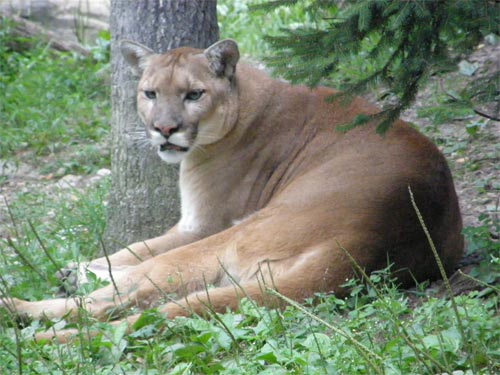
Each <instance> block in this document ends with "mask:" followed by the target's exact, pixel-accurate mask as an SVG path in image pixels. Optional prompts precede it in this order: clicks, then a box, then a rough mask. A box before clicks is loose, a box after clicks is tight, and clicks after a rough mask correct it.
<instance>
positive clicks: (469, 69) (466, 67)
mask: <svg viewBox="0 0 500 375" xmlns="http://www.w3.org/2000/svg"><path fill="white" fill-rule="evenodd" d="M478 69H479V64H478V63H470V62H468V61H466V60H462V61H460V62H459V63H458V71H459V72H460V73H461V74H463V75H464V76H468V77H471V76H473V75H474V73H476V71H477V70H478Z"/></svg>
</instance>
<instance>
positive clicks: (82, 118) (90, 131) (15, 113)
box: [0, 19, 109, 158]
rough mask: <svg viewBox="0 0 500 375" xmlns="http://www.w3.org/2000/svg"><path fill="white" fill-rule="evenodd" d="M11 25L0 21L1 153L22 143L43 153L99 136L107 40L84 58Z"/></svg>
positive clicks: (103, 126)
mask: <svg viewBox="0 0 500 375" xmlns="http://www.w3.org/2000/svg"><path fill="white" fill-rule="evenodd" d="M11 27H12V25H11V24H10V23H9V22H8V21H6V20H4V19H2V21H0V123H1V124H2V126H1V127H0V158H6V157H9V156H12V155H13V154H15V153H16V152H18V151H20V150H23V149H27V148H28V149H30V150H33V151H35V152H36V153H37V154H46V153H49V152H55V151H58V150H60V149H61V148H63V146H64V145H68V144H82V143H89V142H95V141H98V140H100V139H102V137H103V136H105V135H106V133H107V119H108V117H109V99H108V94H109V88H108V85H107V84H105V83H104V82H103V77H104V74H103V72H104V71H105V69H106V66H107V58H108V57H109V56H108V53H107V52H106V51H107V48H108V46H107V43H108V42H106V41H105V40H103V41H101V42H100V43H101V44H100V45H99V46H98V47H96V48H95V49H94V50H93V54H92V56H91V57H87V58H84V57H81V56H77V55H72V54H70V53H59V52H57V53H56V52H53V51H51V50H50V49H48V48H47V46H46V45H44V44H42V43H41V42H39V41H36V40H27V39H22V38H16V37H14V36H12V34H11V32H10V30H11ZM103 37H105V35H103Z"/></svg>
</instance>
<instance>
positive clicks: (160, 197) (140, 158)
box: [104, 0, 219, 251]
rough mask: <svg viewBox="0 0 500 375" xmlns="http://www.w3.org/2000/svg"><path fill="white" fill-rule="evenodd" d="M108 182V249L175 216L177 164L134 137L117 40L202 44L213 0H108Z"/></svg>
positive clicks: (128, 84)
mask: <svg viewBox="0 0 500 375" xmlns="http://www.w3.org/2000/svg"><path fill="white" fill-rule="evenodd" d="M110 30H111V41H112V43H111V71H112V118H111V126H112V132H111V134H112V142H111V148H112V150H111V151H112V154H111V160H112V162H111V164H112V187H111V191H110V196H109V205H108V223H107V229H106V233H105V235H104V239H105V243H106V245H107V248H108V250H109V251H114V250H117V249H118V248H120V247H123V246H126V245H128V244H130V243H132V242H135V241H140V240H144V239H147V238H151V237H154V236H157V235H159V234H161V233H163V232H164V231H165V230H166V229H168V228H169V227H171V226H172V225H173V224H175V223H176V222H177V220H178V218H179V195H178V188H177V178H178V168H177V166H171V165H168V164H166V163H165V162H162V161H161V160H160V158H159V157H158V156H157V155H156V151H155V150H153V149H151V148H150V147H148V146H146V147H144V145H142V146H141V143H139V142H137V136H136V135H134V133H136V132H137V130H138V129H142V124H141V122H140V120H139V118H138V116H137V114H136V98H135V96H136V85H137V80H135V79H134V78H133V77H132V76H131V73H130V71H129V69H128V66H127V65H126V63H125V61H124V60H123V58H122V56H121V54H120V49H119V41H120V40H122V39H130V40H133V41H136V42H139V43H142V44H144V45H146V46H148V47H150V48H152V49H153V50H154V51H156V52H164V51H166V50H169V49H172V48H176V47H179V46H191V47H198V48H205V47H207V46H209V45H210V44H212V43H213V42H215V41H216V40H217V39H218V36H219V30H218V26H217V14H216V0H163V1H160V0H149V1H148V0H137V1H135V0H134V1H126V0H111V15H110Z"/></svg>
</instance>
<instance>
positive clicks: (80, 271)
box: [56, 263, 88, 297]
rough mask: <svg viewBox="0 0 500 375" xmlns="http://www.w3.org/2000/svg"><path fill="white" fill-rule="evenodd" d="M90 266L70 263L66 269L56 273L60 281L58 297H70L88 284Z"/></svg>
mask: <svg viewBox="0 0 500 375" xmlns="http://www.w3.org/2000/svg"><path fill="white" fill-rule="evenodd" d="M87 267H88V264H84V263H70V264H68V265H67V266H66V267H64V268H61V269H60V270H59V271H57V273H56V277H57V278H58V279H59V282H60V286H59V292H58V293H57V296H58V297H68V296H71V295H73V294H75V292H76V291H77V290H78V288H79V287H80V285H82V284H84V283H86V282H88V279H87Z"/></svg>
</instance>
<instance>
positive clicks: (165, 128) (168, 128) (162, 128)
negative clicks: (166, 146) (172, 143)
mask: <svg viewBox="0 0 500 375" xmlns="http://www.w3.org/2000/svg"><path fill="white" fill-rule="evenodd" d="M153 128H154V130H156V131H157V132H159V133H160V134H161V135H163V136H165V137H170V136H171V135H172V134H173V133H175V132H176V131H177V130H179V125H161V124H156V123H155V124H154V125H153Z"/></svg>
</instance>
